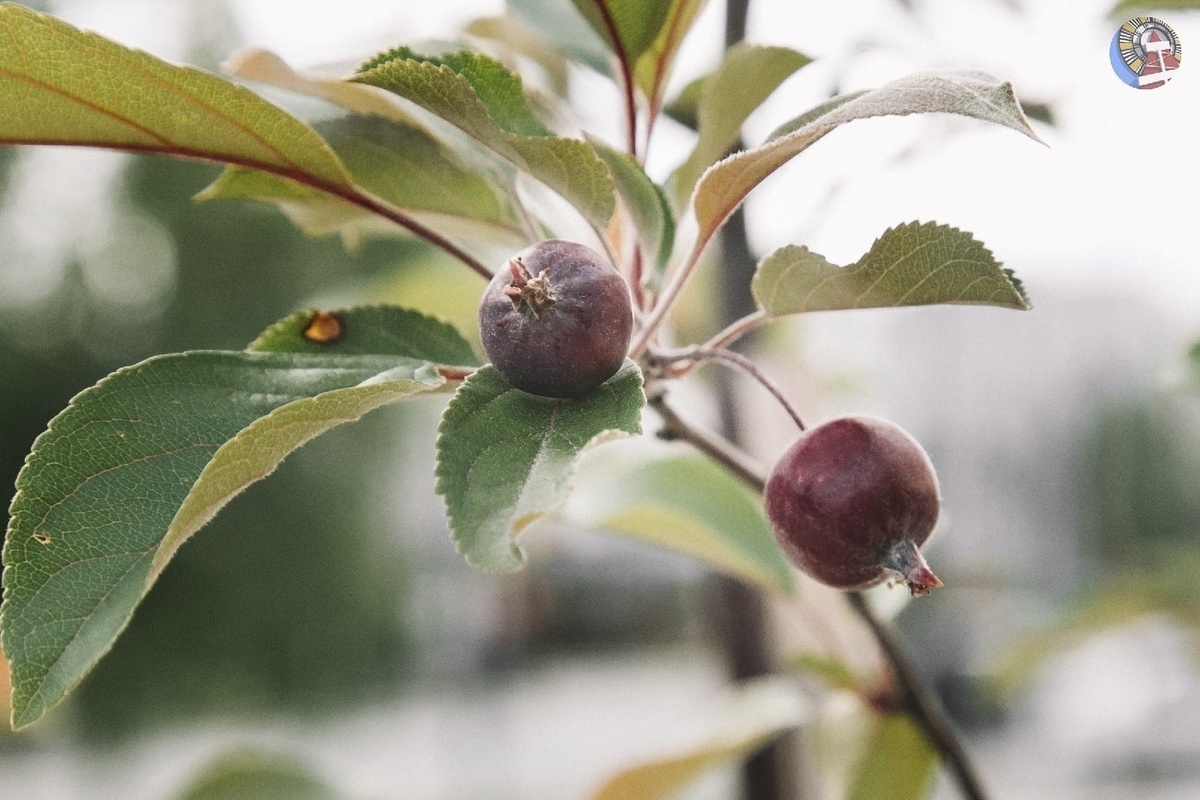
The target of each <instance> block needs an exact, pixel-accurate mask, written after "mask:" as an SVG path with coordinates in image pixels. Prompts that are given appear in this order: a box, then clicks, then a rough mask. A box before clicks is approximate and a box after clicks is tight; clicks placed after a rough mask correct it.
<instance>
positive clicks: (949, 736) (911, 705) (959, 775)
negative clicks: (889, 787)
mask: <svg viewBox="0 0 1200 800" xmlns="http://www.w3.org/2000/svg"><path fill="white" fill-rule="evenodd" d="M848 599H849V602H850V607H851V608H853V609H854V611H855V612H856V613H857V614H858V616H859V617H861V618H862V620H863V622H865V623H866V624H867V627H869V628H870V629H871V633H872V634H873V635H874V637H875V641H876V642H877V643H878V644H879V649H880V650H882V651H883V655H884V657H885V658H886V659H887V662H888V665H889V666H890V667H891V671H892V676H893V678H894V679H895V682H896V686H897V687H898V688H899V690H900V692H901V700H902V702H903V703H904V708H905V709H906V710H907V711H908V713H909V714H910V715H911V716H912V717H913V719H914V720H916V722H917V724H918V725H920V726H921V729H922V730H923V731H924V732H925V735H926V736H928V737H929V739H930V741H931V742H932V743H933V746H934V747H936V748H937V750H938V752H940V753H941V754H942V757H943V758H944V759H945V760H946V763H947V765H948V766H949V767H950V771H951V772H953V773H954V777H955V780H957V781H958V786H959V789H961V790H962V794H963V797H966V798H969V800H986V798H987V792H986V791H985V790H984V788H983V782H982V781H981V780H980V778H979V773H978V772H977V771H976V769H975V765H974V764H973V763H972V761H971V757H970V755H969V754H968V753H967V751H966V748H965V747H963V744H962V741H961V740H960V738H959V735H958V733H957V732H956V731H955V730H954V728H953V726H952V724H951V722H950V720H949V718H948V717H947V716H946V712H945V710H944V709H943V708H942V706H941V703H939V702H938V700H937V698H936V697H935V696H934V695H933V693H932V692H930V691H929V689H928V687H926V686H925V684H924V683H922V681H921V678H920V676H918V675H917V672H916V670H915V669H914V668H913V665H912V662H911V661H910V660H909V658H908V654H907V653H906V652H905V651H904V647H903V645H901V643H900V640H899V639H898V638H897V636H896V633H895V631H893V630H892V628H891V627H889V626H888V625H887V623H885V622H884V621H883V620H881V619H880V618H879V617H878V616H877V615H876V614H875V610H874V609H872V608H871V605H870V603H868V602H867V599H866V597H864V596H863V594H862V593H861V592H849V593H848Z"/></svg>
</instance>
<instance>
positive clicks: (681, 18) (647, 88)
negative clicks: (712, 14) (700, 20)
mask: <svg viewBox="0 0 1200 800" xmlns="http://www.w3.org/2000/svg"><path fill="white" fill-rule="evenodd" d="M707 1H708V0H673V2H672V3H671V8H670V10H669V11H668V12H667V19H666V21H665V22H664V23H663V26H662V30H660V31H659V32H658V36H657V37H656V38H655V39H654V42H653V43H652V44H651V45H650V47H649V48H648V49H647V50H646V52H645V53H643V54H642V56H641V57H640V58H639V59H638V60H637V67H636V69H635V70H634V80H635V81H636V82H637V85H638V87H639V88H640V89H641V90H642V91H643V92H644V93H645V94H646V97H647V98H649V100H650V109H651V113H656V112H657V111H658V110H659V109H660V108H661V107H662V98H663V92H664V91H665V90H666V86H667V80H668V79H669V78H670V77H671V70H672V68H673V67H674V65H675V56H676V55H678V53H679V47H680V45H682V44H683V40H684V38H685V37H686V36H687V34H688V31H690V30H691V29H692V23H693V22H695V21H696V17H697V16H698V15H699V14H700V11H701V10H703V8H704V5H705V3H706V2H707Z"/></svg>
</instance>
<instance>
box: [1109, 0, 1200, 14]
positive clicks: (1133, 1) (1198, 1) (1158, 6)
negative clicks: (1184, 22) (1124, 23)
mask: <svg viewBox="0 0 1200 800" xmlns="http://www.w3.org/2000/svg"><path fill="white" fill-rule="evenodd" d="M1198 8H1200V0H1121V2H1119V3H1117V4H1116V5H1115V6H1113V8H1112V10H1111V11H1109V12H1108V15H1109V16H1110V17H1121V18H1123V17H1129V16H1130V15H1134V14H1136V13H1137V12H1140V11H1184V10H1187V9H1198Z"/></svg>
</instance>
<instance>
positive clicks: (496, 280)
mask: <svg viewBox="0 0 1200 800" xmlns="http://www.w3.org/2000/svg"><path fill="white" fill-rule="evenodd" d="M632 331H633V306H632V303H631V302H630V299H629V288H628V287H627V286H626V284H625V279H624V278H622V277H621V274H620V273H619V272H617V271H616V269H614V268H613V266H612V265H611V264H609V263H608V262H607V261H605V260H604V259H603V258H601V257H600V255H598V254H597V253H596V252H595V251H594V250H592V249H591V248H589V247H585V246H583V245H581V244H576V243H575V242H567V241H563V240H561V239H547V240H546V241H542V242H538V243H537V244H535V245H532V246H530V247H527V248H525V249H524V250H522V251H521V252H519V253H517V254H516V255H515V256H513V257H512V258H511V259H509V261H508V263H507V264H506V265H505V266H504V267H502V268H501V269H500V271H499V272H497V273H496V275H495V277H493V278H492V282H491V283H490V284H488V287H487V290H486V291H485V292H484V293H483V299H482V300H481V301H480V303H479V336H480V339H481V340H482V342H483V349H484V352H486V353H487V355H488V358H489V359H490V360H491V362H492V364H493V365H494V366H495V367H496V369H497V370H498V371H499V372H500V374H501V375H502V376H503V377H504V379H505V380H507V381H508V382H509V383H510V384H512V385H513V386H515V387H516V388H518V389H522V390H524V391H526V392H529V393H530V394H537V395H542V396H544V397H579V396H580V395H584V394H587V393H588V392H590V391H591V390H593V389H595V388H596V387H597V386H599V385H600V384H602V383H604V382H605V381H606V380H608V379H609V378H611V377H612V376H613V375H614V374H615V373H616V371H617V370H618V369H620V367H621V364H622V363H624V361H625V353H626V351H627V350H628V349H629V336H630V334H631V333H632Z"/></svg>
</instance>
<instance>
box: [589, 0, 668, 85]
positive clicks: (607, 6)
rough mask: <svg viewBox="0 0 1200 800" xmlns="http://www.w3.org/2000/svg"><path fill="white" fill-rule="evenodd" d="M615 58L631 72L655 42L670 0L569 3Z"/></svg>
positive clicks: (616, 0) (665, 19)
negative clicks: (572, 4) (606, 44)
mask: <svg viewBox="0 0 1200 800" xmlns="http://www.w3.org/2000/svg"><path fill="white" fill-rule="evenodd" d="M572 2H573V3H574V4H575V7H576V8H577V9H579V13H581V14H583V17H584V19H586V20H587V21H588V24H589V25H591V26H592V30H594V31H595V32H596V33H597V34H598V35H599V36H600V38H601V39H603V40H604V41H605V42H607V43H608V46H609V49H611V50H612V51H613V53H615V54H616V56H617V58H619V59H620V60H621V61H623V62H624V63H625V64H627V65H628V66H629V69H630V71H631V72H632V71H633V68H634V65H636V64H637V60H638V58H640V57H641V55H642V54H643V53H645V52H646V51H647V50H648V49H650V47H651V46H652V45H653V44H654V42H655V40H656V39H658V36H659V32H660V31H661V30H662V29H663V25H664V24H665V23H666V21H667V16H668V15H669V14H670V12H671V4H672V0H572Z"/></svg>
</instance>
